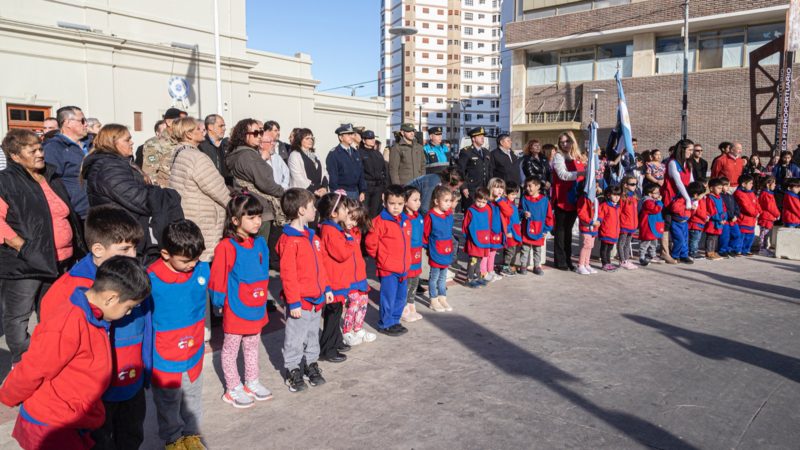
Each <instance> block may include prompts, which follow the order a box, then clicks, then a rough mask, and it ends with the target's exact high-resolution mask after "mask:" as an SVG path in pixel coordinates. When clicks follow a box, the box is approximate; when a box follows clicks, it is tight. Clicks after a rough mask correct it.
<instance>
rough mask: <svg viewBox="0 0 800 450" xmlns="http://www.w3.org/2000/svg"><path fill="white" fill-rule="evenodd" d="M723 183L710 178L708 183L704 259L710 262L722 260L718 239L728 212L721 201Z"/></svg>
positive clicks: (726, 220) (717, 179)
mask: <svg viewBox="0 0 800 450" xmlns="http://www.w3.org/2000/svg"><path fill="white" fill-rule="evenodd" d="M723 189H724V186H723V182H722V180H721V179H719V178H712V179H711V180H709V181H708V196H707V197H706V199H705V200H706V210H707V212H708V222H706V226H705V230H704V231H705V233H706V258H708V259H709V260H711V261H716V260H718V259H722V256H720V254H719V253H717V250H718V249H719V239H720V236H721V235H722V231H723V229H724V228H725V224H726V223H727V222H728V210H727V209H726V208H725V202H724V201H723V200H722V190H723Z"/></svg>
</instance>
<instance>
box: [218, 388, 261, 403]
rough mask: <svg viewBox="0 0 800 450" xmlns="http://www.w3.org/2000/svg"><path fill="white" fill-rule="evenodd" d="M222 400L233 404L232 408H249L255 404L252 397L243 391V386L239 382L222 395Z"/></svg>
mask: <svg viewBox="0 0 800 450" xmlns="http://www.w3.org/2000/svg"><path fill="white" fill-rule="evenodd" d="M222 401H224V402H225V403H227V404H229V405H233V407H234V408H240V409H244V408H249V407H251V406H253V405H254V404H255V402H254V401H253V399H252V398H251V397H250V396H249V395H247V393H246V392H245V391H244V386H243V385H241V384H240V385H238V386H236V387H235V388H233V389H229V390H228V391H227V392H225V395H223V396H222Z"/></svg>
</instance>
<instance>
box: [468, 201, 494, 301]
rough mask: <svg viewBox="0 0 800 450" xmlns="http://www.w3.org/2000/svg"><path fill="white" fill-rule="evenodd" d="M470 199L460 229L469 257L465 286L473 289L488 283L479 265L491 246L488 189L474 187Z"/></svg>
mask: <svg viewBox="0 0 800 450" xmlns="http://www.w3.org/2000/svg"><path fill="white" fill-rule="evenodd" d="M472 200H473V202H472V205H471V206H470V207H469V209H467V212H465V213H464V220H463V221H462V222H461V231H462V232H463V233H464V236H465V242H464V253H466V254H467V257H468V258H469V263H467V283H466V286H467V287H469V288H473V289H474V288H477V287H481V286H486V285H487V284H488V283H489V282H488V281H487V280H486V279H485V278H484V277H483V276H482V275H483V274H482V273H481V266H482V265H484V264H483V260H484V259H487V258H488V257H489V251H490V250H491V248H492V228H491V227H492V221H493V211H492V208H491V207H490V206H489V190H488V189H486V188H485V187H479V188H478V189H475V193H474V194H473V198H472Z"/></svg>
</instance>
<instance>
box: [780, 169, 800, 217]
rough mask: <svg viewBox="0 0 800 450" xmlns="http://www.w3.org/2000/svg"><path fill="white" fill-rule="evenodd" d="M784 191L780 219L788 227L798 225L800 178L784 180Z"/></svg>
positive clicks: (799, 214) (799, 215)
mask: <svg viewBox="0 0 800 450" xmlns="http://www.w3.org/2000/svg"><path fill="white" fill-rule="evenodd" d="M784 184H785V185H786V192H785V193H784V194H783V212H782V213H781V220H782V221H783V226H785V227H788V228H798V227H800V178H792V179H789V180H786V181H785V182H784Z"/></svg>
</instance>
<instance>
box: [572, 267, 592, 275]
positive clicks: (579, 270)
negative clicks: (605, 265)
mask: <svg viewBox="0 0 800 450" xmlns="http://www.w3.org/2000/svg"><path fill="white" fill-rule="evenodd" d="M575 273H577V274H578V275H589V274H590V273H591V272H589V269H587V268H586V267H584V266H578V267H577V268H575Z"/></svg>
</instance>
